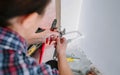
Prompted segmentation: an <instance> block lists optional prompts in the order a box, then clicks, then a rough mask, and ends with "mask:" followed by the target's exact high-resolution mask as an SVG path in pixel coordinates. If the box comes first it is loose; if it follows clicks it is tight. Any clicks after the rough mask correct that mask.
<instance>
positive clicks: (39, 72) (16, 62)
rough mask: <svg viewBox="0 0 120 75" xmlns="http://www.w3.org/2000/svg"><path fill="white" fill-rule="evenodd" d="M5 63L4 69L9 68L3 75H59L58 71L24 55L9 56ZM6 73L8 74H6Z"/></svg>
mask: <svg viewBox="0 0 120 75" xmlns="http://www.w3.org/2000/svg"><path fill="white" fill-rule="evenodd" d="M6 58H7V59H8V60H7V61H3V63H4V64H6V65H5V66H3V67H6V68H8V69H7V70H8V71H6V70H5V69H3V71H2V72H3V74H9V75H59V74H58V70H57V69H51V67H50V66H49V65H47V64H38V63H36V61H35V59H33V58H32V57H29V56H26V54H24V53H21V54H19V53H14V54H9V55H7V57H6V56H5V57H4V59H6ZM5 71H6V72H5Z"/></svg>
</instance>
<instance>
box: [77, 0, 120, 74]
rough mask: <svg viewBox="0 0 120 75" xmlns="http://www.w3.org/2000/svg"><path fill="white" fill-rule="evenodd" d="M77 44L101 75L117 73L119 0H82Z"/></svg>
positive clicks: (119, 54) (119, 56)
mask: <svg viewBox="0 0 120 75" xmlns="http://www.w3.org/2000/svg"><path fill="white" fill-rule="evenodd" d="M79 21H80V24H79V31H80V32H82V33H83V34H84V36H85V38H84V39H82V40H81V42H80V45H81V47H82V49H83V50H84V51H85V53H86V54H87V56H88V57H89V58H90V59H91V60H92V62H93V63H94V64H95V65H97V66H98V68H99V69H100V70H101V71H102V72H103V73H104V75H120V0H83V4H82V10H81V14H80V20H79Z"/></svg>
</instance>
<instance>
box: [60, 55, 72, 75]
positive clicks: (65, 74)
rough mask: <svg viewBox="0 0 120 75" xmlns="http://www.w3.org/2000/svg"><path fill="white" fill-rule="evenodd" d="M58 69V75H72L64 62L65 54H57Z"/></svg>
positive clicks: (65, 61)
mask: <svg viewBox="0 0 120 75" xmlns="http://www.w3.org/2000/svg"><path fill="white" fill-rule="evenodd" d="M58 68H59V73H60V75H73V74H72V71H71V69H70V67H69V65H68V62H67V60H66V54H65V53H64V54H58Z"/></svg>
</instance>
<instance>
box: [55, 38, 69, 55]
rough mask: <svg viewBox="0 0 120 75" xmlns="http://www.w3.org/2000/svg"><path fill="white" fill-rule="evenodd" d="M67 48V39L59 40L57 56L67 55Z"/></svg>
mask: <svg viewBox="0 0 120 75" xmlns="http://www.w3.org/2000/svg"><path fill="white" fill-rule="evenodd" d="M66 47H67V42H66V39H65V38H64V37H62V38H60V37H58V38H57V45H56V49H57V54H58V55H59V54H65V52H66Z"/></svg>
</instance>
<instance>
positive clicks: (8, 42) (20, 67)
mask: <svg viewBox="0 0 120 75" xmlns="http://www.w3.org/2000/svg"><path fill="white" fill-rule="evenodd" d="M26 52H27V43H26V41H25V40H24V39H23V38H22V37H21V36H19V35H18V34H17V33H16V32H14V31H12V30H10V29H8V28H2V27H0V75H58V71H57V70H56V69H51V67H50V66H49V65H46V64H37V63H36V61H35V59H33V58H31V57H29V56H27V55H26Z"/></svg>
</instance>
